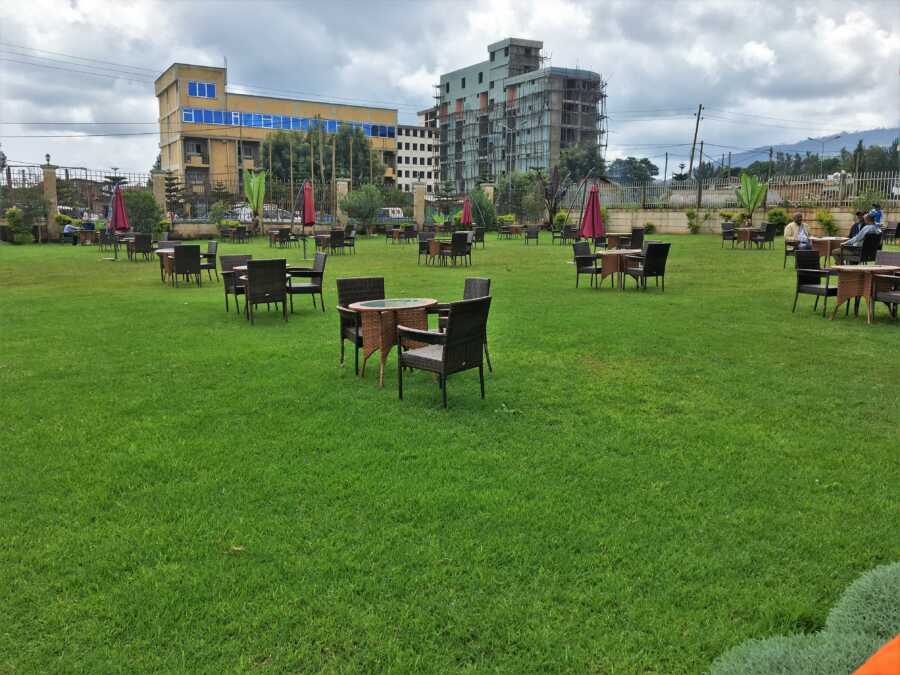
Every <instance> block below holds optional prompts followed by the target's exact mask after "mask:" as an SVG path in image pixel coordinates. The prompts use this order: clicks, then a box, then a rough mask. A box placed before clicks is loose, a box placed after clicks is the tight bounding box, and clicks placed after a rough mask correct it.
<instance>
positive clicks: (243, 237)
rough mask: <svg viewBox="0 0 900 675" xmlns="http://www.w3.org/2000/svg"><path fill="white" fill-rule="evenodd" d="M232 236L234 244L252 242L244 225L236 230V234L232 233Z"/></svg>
mask: <svg viewBox="0 0 900 675" xmlns="http://www.w3.org/2000/svg"><path fill="white" fill-rule="evenodd" d="M231 236H232V238H233V239H234V242H235V243H237V244H246V243H247V242H248V241H250V233H249V232H248V231H247V228H246V227H245V226H243V225H241V226H239V227H236V228H234V232H232V235H231Z"/></svg>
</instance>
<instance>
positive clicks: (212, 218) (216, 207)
mask: <svg viewBox="0 0 900 675" xmlns="http://www.w3.org/2000/svg"><path fill="white" fill-rule="evenodd" d="M226 211H228V209H227V208H226V207H225V202H214V203H213V205H212V206H210V207H209V215H208V216H207V220H209V222H211V223H213V224H215V225H221V224H222V221H223V220H224V219H225V213H226Z"/></svg>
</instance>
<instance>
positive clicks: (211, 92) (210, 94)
mask: <svg viewBox="0 0 900 675" xmlns="http://www.w3.org/2000/svg"><path fill="white" fill-rule="evenodd" d="M215 97H216V83H215V82H207V83H206V98H215Z"/></svg>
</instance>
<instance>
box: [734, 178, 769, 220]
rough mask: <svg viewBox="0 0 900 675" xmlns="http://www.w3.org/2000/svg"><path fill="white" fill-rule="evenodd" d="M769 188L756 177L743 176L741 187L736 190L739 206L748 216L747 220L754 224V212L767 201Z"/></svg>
mask: <svg viewBox="0 0 900 675" xmlns="http://www.w3.org/2000/svg"><path fill="white" fill-rule="evenodd" d="M767 191H768V188H767V186H766V184H765V183H761V182H760V181H759V179H758V178H757V177H756V176H751V175H750V174H746V173H742V174H741V186H740V187H739V188H738V189H737V190H736V192H737V200H738V204H740V205H741V208H743V209H744V211H745V213H746V214H747V220H748V221H750V222H753V212H754V211H755V210H756V209H757V208H759V207H760V206H761V205H762V204H764V203H765V201H766V192H767Z"/></svg>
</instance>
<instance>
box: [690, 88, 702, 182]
mask: <svg viewBox="0 0 900 675" xmlns="http://www.w3.org/2000/svg"><path fill="white" fill-rule="evenodd" d="M702 112H703V104H702V103H701V104H700V106H699V107H698V108H697V122H696V123H695V124H694V140H693V141H692V142H691V162H690V164H689V165H688V178H690V175H691V172H693V170H694V148H696V147H697V132H698V131H699V130H700V114H701V113H702Z"/></svg>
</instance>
